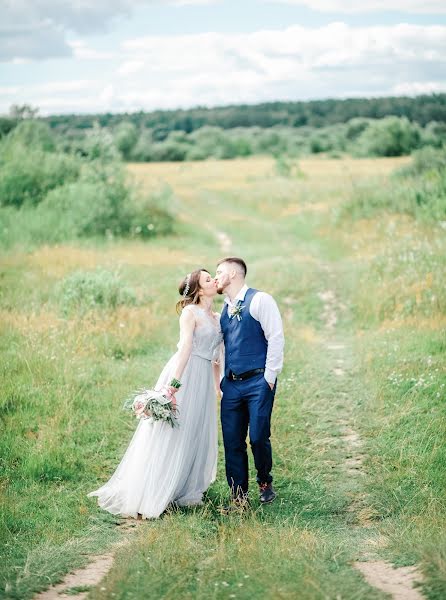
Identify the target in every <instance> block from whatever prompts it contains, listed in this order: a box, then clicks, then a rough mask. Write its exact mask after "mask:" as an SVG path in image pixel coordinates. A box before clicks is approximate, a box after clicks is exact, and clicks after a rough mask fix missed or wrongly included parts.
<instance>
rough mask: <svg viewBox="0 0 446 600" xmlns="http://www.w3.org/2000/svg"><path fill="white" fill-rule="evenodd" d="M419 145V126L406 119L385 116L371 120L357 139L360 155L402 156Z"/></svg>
mask: <svg viewBox="0 0 446 600" xmlns="http://www.w3.org/2000/svg"><path fill="white" fill-rule="evenodd" d="M420 145H421V128H420V127H419V126H418V125H417V124H416V123H411V122H410V121H409V120H408V119H406V118H405V117H404V118H399V117H386V118H384V119H379V120H377V121H375V122H371V123H370V125H369V127H367V129H365V130H364V131H363V132H362V134H361V135H360V136H359V138H358V139H357V145H356V149H357V153H358V154H359V155H360V156H403V155H406V154H410V153H411V152H412V150H415V149H416V148H418V147H419V146H420Z"/></svg>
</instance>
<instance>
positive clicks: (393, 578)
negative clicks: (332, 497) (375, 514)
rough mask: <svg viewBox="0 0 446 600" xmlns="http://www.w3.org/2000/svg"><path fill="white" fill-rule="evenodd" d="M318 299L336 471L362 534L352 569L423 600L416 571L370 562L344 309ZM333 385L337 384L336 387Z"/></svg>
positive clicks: (405, 597) (331, 294) (395, 592)
mask: <svg viewBox="0 0 446 600" xmlns="http://www.w3.org/2000/svg"><path fill="white" fill-rule="evenodd" d="M326 270H327V269H326ZM327 271H328V270H327ZM318 297H319V298H320V300H321V301H322V303H323V311H322V313H321V320H322V322H323V323H324V330H325V335H324V340H323V345H324V348H325V350H326V351H327V353H328V356H329V364H330V368H331V371H332V373H333V375H334V376H335V383H334V385H335V386H336V387H339V390H338V395H339V400H338V402H337V407H338V408H339V417H338V419H337V425H338V427H339V437H338V439H341V441H342V447H343V452H342V454H343V457H344V458H343V464H341V465H340V469H341V470H342V471H343V472H344V474H345V477H348V478H349V479H350V481H351V487H352V490H353V491H352V493H351V502H350V506H349V508H348V510H349V512H350V513H351V514H352V521H353V524H352V526H351V527H352V534H353V533H355V537H356V536H357V534H358V530H359V532H360V533H362V536H361V537H362V538H363V539H364V540H365V541H364V544H363V548H362V550H361V552H360V557H359V560H358V561H356V562H355V563H354V564H353V567H354V568H355V569H357V570H358V571H359V572H360V573H361V574H362V576H363V577H364V579H365V580H366V581H367V583H368V584H369V585H370V586H372V587H374V588H376V589H378V590H380V591H381V592H384V593H386V594H389V595H390V597H391V598H393V599H394V600H423V598H424V596H423V595H422V594H421V593H420V591H419V590H418V589H416V587H415V586H416V584H419V583H421V582H422V575H421V573H420V572H419V570H418V569H417V567H415V566H412V567H398V568H396V567H394V566H393V565H392V564H391V563H389V562H386V561H383V560H375V559H374V550H375V549H376V546H377V541H376V537H374V536H372V537H371V536H370V535H368V530H369V528H370V527H371V524H372V522H371V516H372V511H371V508H370V507H369V506H368V502H367V494H366V493H365V491H364V489H363V485H362V482H361V480H362V478H363V477H364V476H365V471H364V467H363V464H364V460H365V458H366V455H365V454H364V450H363V441H362V439H361V436H360V434H359V432H358V431H357V430H356V429H355V419H354V417H355V415H354V413H353V410H354V409H353V408H352V406H353V403H351V402H349V401H348V400H349V392H348V379H347V375H348V370H349V368H350V364H349V356H348V354H349V350H351V349H349V348H348V341H347V340H345V339H343V338H341V337H340V335H339V333H338V331H337V324H338V322H339V315H340V313H341V312H342V310H344V307H343V305H342V304H340V303H339V301H338V299H337V296H336V293H335V291H333V290H332V289H328V290H324V291H321V292H319V294H318ZM337 382H339V386H338V385H337ZM352 393H353V392H352ZM333 440H334V438H333Z"/></svg>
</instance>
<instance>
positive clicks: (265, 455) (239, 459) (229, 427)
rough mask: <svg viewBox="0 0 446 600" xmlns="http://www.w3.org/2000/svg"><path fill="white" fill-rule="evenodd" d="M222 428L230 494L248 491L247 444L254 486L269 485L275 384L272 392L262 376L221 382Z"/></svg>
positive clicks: (226, 379) (225, 378)
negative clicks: (248, 445) (252, 458)
mask: <svg viewBox="0 0 446 600" xmlns="http://www.w3.org/2000/svg"><path fill="white" fill-rule="evenodd" d="M220 387H221V391H222V393H223V396H222V400H221V425H222V430H223V443H224V447H225V461H226V478H227V481H228V485H229V487H230V488H231V490H232V493H233V495H237V494H240V493H247V491H248V477H249V475H248V453H247V446H246V436H247V433H248V427H249V441H250V444H251V449H252V453H253V456H254V464H255V467H256V470H257V483H271V481H272V480H273V478H272V476H271V469H272V450H271V442H270V440H269V438H270V435H271V412H272V409H273V404H274V395H275V392H276V385H275V386H274V388H273V390H271V388H270V387H269V385H268V382H267V381H266V379H265V377H264V376H263V373H260V374H259V375H256V376H254V377H250V378H249V379H246V380H245V381H231V380H229V379H228V378H227V377H224V378H223V379H222V381H221V385H220Z"/></svg>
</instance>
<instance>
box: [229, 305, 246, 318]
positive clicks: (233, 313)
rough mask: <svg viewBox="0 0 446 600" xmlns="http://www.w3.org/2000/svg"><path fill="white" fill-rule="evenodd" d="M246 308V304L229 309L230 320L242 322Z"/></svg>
mask: <svg viewBox="0 0 446 600" xmlns="http://www.w3.org/2000/svg"><path fill="white" fill-rule="evenodd" d="M244 308H245V305H244V304H236V305H235V306H233V307H232V308H230V309H229V318H230V319H232V318H233V317H236V319H237V321H241V320H242V310H243V309H244Z"/></svg>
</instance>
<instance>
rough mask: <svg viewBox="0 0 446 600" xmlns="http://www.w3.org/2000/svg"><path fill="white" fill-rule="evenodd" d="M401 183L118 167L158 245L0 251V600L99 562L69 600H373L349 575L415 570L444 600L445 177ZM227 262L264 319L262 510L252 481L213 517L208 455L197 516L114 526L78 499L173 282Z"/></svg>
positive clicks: (155, 338) (243, 165)
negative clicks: (244, 273)
mask: <svg viewBox="0 0 446 600" xmlns="http://www.w3.org/2000/svg"><path fill="white" fill-rule="evenodd" d="M419 162H420V161H419ZM415 163H416V161H415ZM415 163H413V162H412V159H411V158H407V157H401V158H375V159H372V158H366V159H350V158H343V159H329V158H326V157H318V158H309V159H302V160H299V162H297V161H294V162H293V161H291V162H290V163H289V164H288V167H287V168H286V169H285V170H284V169H281V168H280V164H278V162H277V160H274V159H272V158H269V157H257V158H247V159H235V160H227V161H221V160H208V161H205V162H191V163H188V162H182V163H167V162H165V163H151V164H129V165H128V166H127V175H126V176H127V178H128V180H129V181H130V182H132V183H138V185H139V186H140V187H141V189H142V190H143V192H144V194H145V195H146V196H148V197H153V196H154V195H157V194H160V193H165V192H160V190H168V197H169V209H170V210H171V212H172V213H173V216H174V220H173V225H172V226H170V225H169V230H166V235H163V236H154V237H150V236H148V237H147V238H145V239H140V238H138V237H136V238H135V237H129V238H119V237H113V236H105V237H101V238H98V237H96V238H88V237H84V238H82V237H81V238H79V239H73V240H71V241H67V240H64V238H63V236H62V235H61V236H60V237H59V238H58V239H56V240H55V241H54V240H50V243H47V242H41V243H39V242H38V240H37V241H36V238H28V237H26V238H21V240H20V243H18V244H15V245H14V244H10V243H9V242H8V244H5V247H4V251H3V254H2V259H1V266H0V275H1V279H0V282H1V289H0V317H1V318H0V328H1V337H0V344H1V356H2V362H1V371H2V386H1V391H0V394H1V395H0V427H1V435H0V460H1V462H0V465H1V472H0V502H1V516H0V540H1V555H2V558H1V561H0V595H1V596H2V597H4V598H10V599H27V598H32V597H33V595H34V594H35V593H37V592H39V591H41V590H44V589H46V588H48V587H49V586H50V585H51V584H53V583H55V582H57V581H60V580H61V579H62V578H63V576H64V575H65V574H66V573H67V572H69V571H70V570H72V569H74V568H76V567H80V566H83V565H86V564H87V563H88V562H89V561H91V560H92V559H93V557H94V556H95V555H98V554H101V553H104V552H111V551H112V552H113V553H114V561H113V565H112V567H111V569H110V570H109V572H108V573H107V575H106V576H105V578H104V579H103V580H102V581H101V582H100V584H99V585H97V586H90V587H88V586H85V587H84V588H82V589H80V588H79V589H75V588H71V589H69V590H68V592H69V593H70V594H73V596H74V597H76V593H77V592H79V593H83V592H86V593H88V597H89V598H91V599H93V600H99V599H101V600H105V599H107V600H108V599H109V598H115V599H130V598H135V599H139V598H146V597H154V598H168V599H175V598H202V599H208V598H215V599H226V598H239V599H248V598H252V597H253V596H254V595H264V594H265V595H269V596H272V597H273V598H299V599H303V600H318V599H322V598H324V599H325V598H327V599H328V598H330V599H331V598H332V599H345V600H347V599H348V600H353V599H358V600H359V599H362V598H367V599H369V598H370V599H371V600H374V599H377V600H378V599H380V598H383V599H384V598H386V597H388V596H387V595H386V594H385V592H383V591H382V590H380V589H378V588H377V587H376V586H373V585H372V584H370V583H368V582H367V580H366V579H365V578H364V576H363V574H362V572H361V569H360V568H359V567H358V563H360V564H363V563H370V564H372V563H373V564H374V563H378V562H380V563H381V562H385V563H386V564H388V565H394V566H396V567H402V566H405V567H407V566H415V567H416V569H417V574H418V579H419V581H420V586H419V588H417V589H419V591H420V593H422V594H423V596H424V597H425V598H428V599H430V600H440V599H441V598H444V597H445V595H446V533H445V532H446V528H445V525H446V520H445V517H446V506H445V487H446V486H445V477H444V471H445V467H446V451H445V444H444V440H445V423H446V420H445V399H446V389H445V388H446V363H445V353H446V336H445V331H446V330H445V326H446V290H445V286H444V281H445V277H446V272H445V271H446V268H445V265H446V263H445V258H444V257H445V256H446V235H445V228H446V218H443V216H442V215H444V214H445V211H446V200H445V196H444V195H443V196H442V195H441V193H440V192H438V190H440V191H441V190H442V189H444V188H442V187H441V186H443V184H444V183H443V182H444V176H443V178H442V177H440V176H438V177H437V176H436V175H435V176H430V179H429V185H428V186H426V185H425V181H424V179H423V180H421V179H419V176H418V175H417V174H415V175H413V177H414V178H413V179H405V180H401V179H398V175H395V172H396V171H399V172H401V170H402V169H406V174H407V169H410V168H413V164H415ZM411 165H412V166H411ZM408 182H409V183H408ZM417 186H418V187H417ZM420 186H421V187H420ZM435 186H437V187H435ZM403 188H404V189H405V190H406V192H405V193H404V192H401V189H403ZM421 188H422V190H423V194H425V195H424V196H423V195H422V196H419V194H421V191H420V190H421ZM398 190H399V191H398ZM411 190H412V191H413V190H415V191H414V192H413V201H412V196H411V193H412V191H411ZM166 193H167V192H166ZM417 194H418V195H417ZM429 194H430V195H429ZM420 197H421V198H433V200H432V202H427V201H424V200H423V201H421V202H419V201H418V200H417V198H420ZM367 198H371V199H373V201H371V202H369V203H368V202H367ZM383 198H387V199H389V198H390V199H392V200H393V199H396V200H395V202H394V203H392V202H391V201H388V202H387V203H386V202H384V201H383V200H382V199H383ZM431 207H434V208H433V209H431ZM29 214H31V213H29ZM138 214H139V213H138ZM28 218H29V217H27V219H28ZM138 218H140V217H138ZM11 227H12V226H11ZM9 235H10V234H9ZM228 254H231V255H239V256H243V257H244V258H245V260H246V262H247V263H248V282H249V283H250V284H251V285H252V286H253V287H257V288H259V289H264V290H266V291H269V292H270V293H272V294H273V295H274V297H275V298H276V299H277V301H278V304H279V307H280V309H281V312H282V316H283V320H284V326H285V335H286V354H285V367H284V371H283V373H282V375H281V377H280V380H279V386H278V392H277V397H276V401H275V408H274V413H273V436H272V444H273V451H274V477H275V485H276V488H277V491H278V499H277V500H276V502H275V503H273V504H272V505H270V506H264V507H262V506H260V505H259V503H258V500H257V494H256V489H255V487H256V486H255V479H254V477H253V478H252V482H251V483H252V485H251V494H252V510H251V511H250V512H249V513H248V514H246V515H233V516H231V517H225V516H223V515H222V514H221V513H220V510H219V509H220V507H221V506H222V504H224V502H225V499H226V497H227V489H226V483H225V481H224V466H223V456H222V449H221V447H220V455H219V467H218V478H217V481H216V482H215V484H213V485H212V487H211V488H210V490H209V491H208V493H207V496H206V501H205V504H204V506H203V507H200V508H196V509H184V510H172V511H170V512H168V513H166V514H165V515H164V516H163V517H162V518H161V519H159V520H157V521H147V522H142V523H140V524H138V526H137V527H134V528H132V527H130V526H129V525H128V523H126V522H125V521H124V520H123V519H119V518H116V517H113V516H111V515H108V514H107V513H103V512H102V511H100V510H99V509H98V508H97V507H96V505H95V501H94V500H93V499H88V498H87V497H86V494H87V493H88V492H89V491H91V490H93V489H96V488H97V487H98V484H99V483H102V482H104V481H105V480H106V479H108V477H109V476H110V474H111V473H112V471H113V469H114V467H115V466H116V464H117V462H118V461H119V459H120V457H121V455H122V452H123V450H124V449H125V447H126V445H127V443H128V441H129V439H130V437H131V435H132V433H133V431H134V428H135V425H136V423H135V422H134V420H133V419H132V417H131V416H129V415H127V414H125V413H124V412H123V411H122V410H121V406H122V401H123V399H124V398H125V397H126V396H127V395H128V394H129V392H131V391H132V390H133V389H135V388H136V387H140V386H143V385H150V384H152V383H153V382H154V381H155V380H156V378H157V375H158V373H159V371H160V369H161V368H162V366H163V364H164V363H165V361H166V360H167V359H168V358H169V356H170V355H171V354H172V353H173V352H174V350H175V346H176V343H177V336H178V321H177V315H176V313H175V302H176V300H177V284H178V281H179V280H180V278H181V277H182V276H183V275H184V274H185V273H187V272H189V271H190V270H191V269H193V268H196V267H199V266H203V267H204V268H207V269H209V270H210V271H211V272H212V271H213V269H214V266H215V263H216V261H217V260H218V259H219V258H221V257H222V256H225V255H228ZM220 302H221V300H220ZM251 468H252V461H251ZM251 474H252V475H253V476H254V472H253V470H252V469H251Z"/></svg>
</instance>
